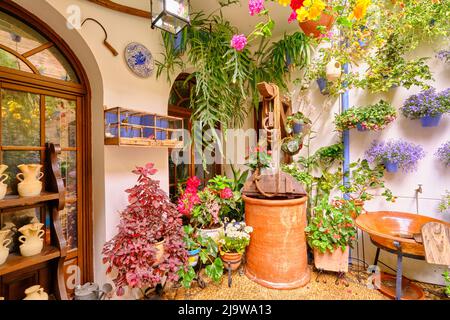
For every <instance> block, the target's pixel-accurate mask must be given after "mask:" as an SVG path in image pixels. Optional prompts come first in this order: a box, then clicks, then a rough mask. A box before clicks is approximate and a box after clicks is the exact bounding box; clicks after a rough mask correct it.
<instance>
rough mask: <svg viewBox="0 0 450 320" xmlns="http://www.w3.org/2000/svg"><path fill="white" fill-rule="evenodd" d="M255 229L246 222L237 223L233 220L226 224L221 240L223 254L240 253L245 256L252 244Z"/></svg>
mask: <svg viewBox="0 0 450 320" xmlns="http://www.w3.org/2000/svg"><path fill="white" fill-rule="evenodd" d="M252 232H253V228H252V227H249V226H247V225H246V224H245V222H236V221H235V220H232V221H231V222H230V223H227V224H226V227H225V233H224V235H223V237H222V238H221V239H220V240H219V244H220V248H219V250H220V252H221V253H239V254H243V253H244V252H245V249H246V248H247V247H248V245H249V244H250V233H252Z"/></svg>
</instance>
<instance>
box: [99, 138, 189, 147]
mask: <svg viewBox="0 0 450 320" xmlns="http://www.w3.org/2000/svg"><path fill="white" fill-rule="evenodd" d="M105 145H110V146H112V145H116V146H138V147H153V148H171V149H182V148H183V147H184V141H178V140H152V139H145V138H117V137H115V138H105Z"/></svg>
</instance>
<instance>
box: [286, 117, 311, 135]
mask: <svg viewBox="0 0 450 320" xmlns="http://www.w3.org/2000/svg"><path fill="white" fill-rule="evenodd" d="M311 124H312V121H311V119H309V118H308V117H306V116H305V115H304V114H303V113H302V112H296V113H295V114H293V115H291V116H288V117H287V118H286V125H285V127H286V132H287V134H292V133H293V134H300V133H301V132H303V129H304V127H305V126H306V125H311Z"/></svg>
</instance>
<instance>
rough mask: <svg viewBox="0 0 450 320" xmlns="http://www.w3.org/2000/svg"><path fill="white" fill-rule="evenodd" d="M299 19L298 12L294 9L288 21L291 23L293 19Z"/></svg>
mask: <svg viewBox="0 0 450 320" xmlns="http://www.w3.org/2000/svg"><path fill="white" fill-rule="evenodd" d="M295 20H297V12H296V11H295V10H294V11H292V13H291V15H290V16H289V19H288V22H289V23H291V22H292V21H295Z"/></svg>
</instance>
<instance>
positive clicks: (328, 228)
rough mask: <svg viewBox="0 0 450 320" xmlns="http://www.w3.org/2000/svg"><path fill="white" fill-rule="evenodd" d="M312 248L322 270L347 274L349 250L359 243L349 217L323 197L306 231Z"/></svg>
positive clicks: (352, 222) (315, 259) (315, 260)
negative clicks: (353, 243) (354, 243)
mask: <svg viewBox="0 0 450 320" xmlns="http://www.w3.org/2000/svg"><path fill="white" fill-rule="evenodd" d="M305 232H306V234H307V240H308V244H309V246H310V247H311V248H312V249H313V250H314V264H315V266H316V268H317V269H319V270H326V271H334V272H347V271H348V257H349V247H350V246H351V244H352V241H354V240H355V239H356V226H355V223H354V221H353V219H352V217H351V216H350V214H348V212H346V211H343V210H341V209H340V208H339V207H336V206H333V205H332V204H330V203H329V199H328V197H324V198H323V199H322V201H321V202H320V204H319V205H318V206H317V207H315V208H314V210H313V216H312V217H311V219H310V222H309V224H308V227H307V228H306V229H305Z"/></svg>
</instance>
